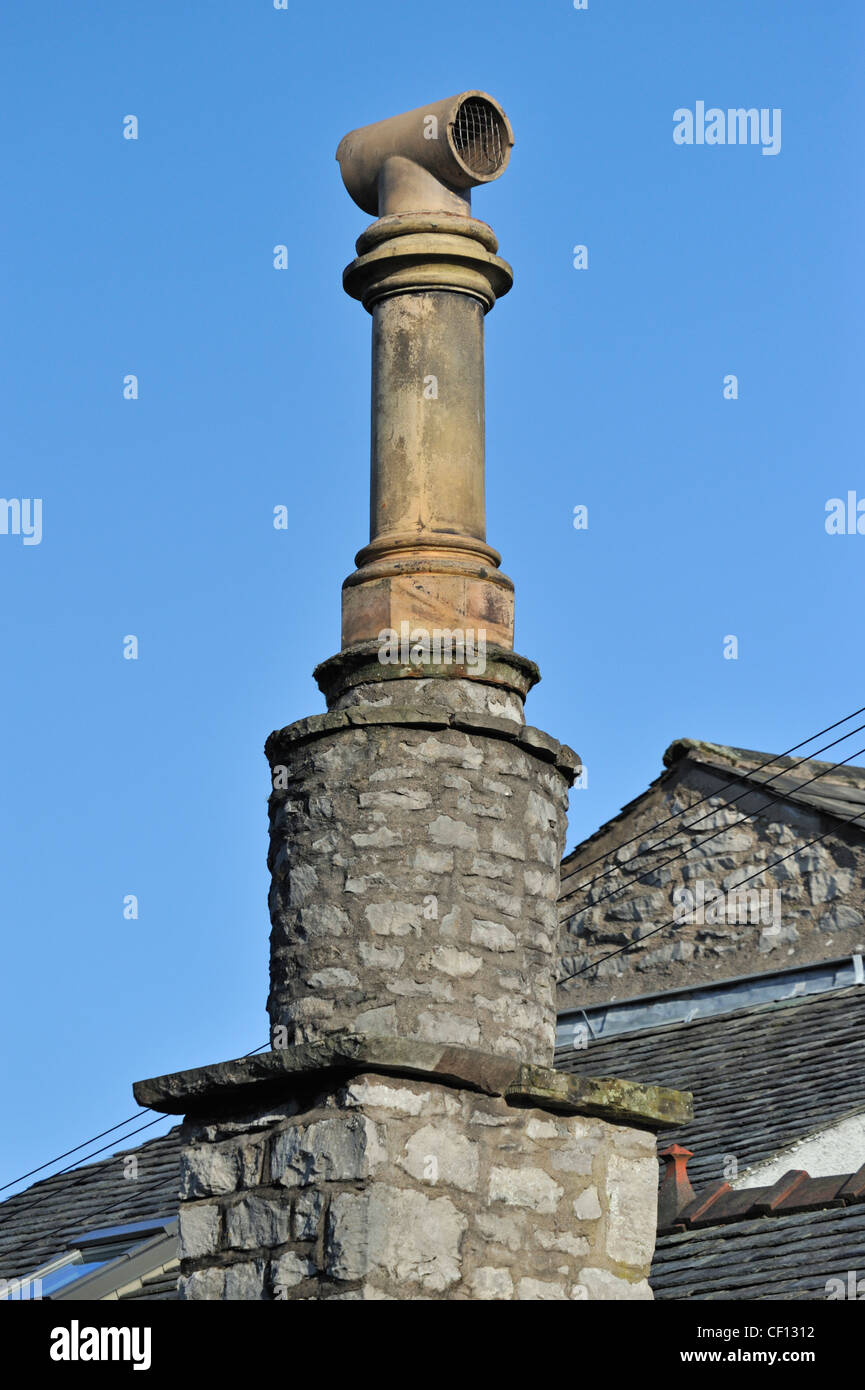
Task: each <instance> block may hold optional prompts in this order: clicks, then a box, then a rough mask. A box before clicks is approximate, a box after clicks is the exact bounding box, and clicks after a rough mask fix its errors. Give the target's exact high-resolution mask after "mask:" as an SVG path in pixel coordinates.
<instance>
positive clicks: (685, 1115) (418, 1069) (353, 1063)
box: [132, 1033, 693, 1130]
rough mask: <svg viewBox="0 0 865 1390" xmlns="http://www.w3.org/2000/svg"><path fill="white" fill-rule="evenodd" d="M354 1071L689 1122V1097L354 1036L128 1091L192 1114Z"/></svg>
mask: <svg viewBox="0 0 865 1390" xmlns="http://www.w3.org/2000/svg"><path fill="white" fill-rule="evenodd" d="M360 1072H377V1073H379V1072H380V1073H382V1074H384V1075H391V1076H403V1077H419V1078H421V1079H426V1080H429V1081H434V1082H436V1083H438V1084H441V1085H447V1086H455V1087H460V1088H465V1089H468V1090H473V1091H480V1092H483V1093H484V1094H485V1095H490V1096H503V1097H504V1099H505V1100H506V1101H507V1102H508V1103H509V1104H511V1105H514V1106H534V1107H537V1108H538V1109H541V1110H553V1111H556V1112H558V1113H560V1114H569V1115H592V1116H594V1117H595V1118H597V1119H602V1120H608V1121H609V1122H610V1123H611V1124H619V1125H630V1126H633V1127H635V1128H640V1129H649V1130H663V1129H670V1128H673V1127H674V1126H676V1125H682V1124H686V1123H687V1122H688V1121H689V1120H691V1119H692V1118H693V1107H692V1097H691V1094H690V1092H688V1091H673V1090H670V1089H669V1088H668V1087H666V1086H641V1085H638V1084H637V1083H636V1082H633V1081H621V1080H618V1079H615V1078H609V1077H604V1078H597V1077H586V1076H571V1075H569V1074H568V1073H567V1072H558V1071H553V1069H552V1068H551V1067H538V1066H531V1065H528V1064H526V1063H524V1062H517V1061H515V1060H514V1059H513V1058H510V1057H497V1056H495V1055H493V1054H492V1053H487V1052H479V1051H476V1050H474V1049H472V1048H466V1047H448V1046H443V1045H441V1044H439V1043H428V1042H421V1041H416V1040H414V1039H411V1038H385V1037H365V1036H363V1035H361V1034H354V1033H343V1034H340V1035H338V1036H335V1037H333V1038H328V1039H326V1040H325V1041H322V1042H316V1043H298V1044H295V1045H294V1046H292V1047H286V1048H281V1049H279V1050H278V1051H274V1052H262V1053H258V1054H256V1055H255V1056H251V1057H239V1058H237V1059H235V1060H234V1061H230V1062H216V1063H214V1064H212V1065H211V1066H206V1067H193V1068H192V1069H191V1070H190V1071H179V1072H172V1073H170V1074H169V1075H167V1076H155V1077H151V1078H150V1079H149V1080H146V1081H136V1082H135V1084H134V1085H133V1088H132V1090H133V1094H134V1096H135V1099H136V1100H137V1102H138V1104H139V1105H143V1106H146V1107H147V1108H148V1109H151V1110H159V1111H164V1112H166V1113H167V1114H170V1115H182V1114H187V1115H192V1114H196V1113H206V1112H208V1111H210V1110H212V1109H213V1108H214V1106H216V1107H219V1106H221V1105H224V1104H225V1103H226V1102H228V1101H231V1102H232V1103H234V1104H237V1103H238V1102H239V1101H240V1100H241V1097H242V1100H243V1103H244V1104H247V1103H249V1102H251V1101H252V1099H253V1093H255V1094H256V1095H259V1094H262V1093H267V1094H272V1093H273V1092H276V1091H282V1092H284V1090H285V1086H286V1083H290V1082H292V1081H306V1082H309V1081H313V1080H315V1079H316V1078H319V1077H322V1078H323V1076H324V1074H326V1073H337V1074H342V1075H343V1076H351V1075H357V1074H359V1073H360Z"/></svg>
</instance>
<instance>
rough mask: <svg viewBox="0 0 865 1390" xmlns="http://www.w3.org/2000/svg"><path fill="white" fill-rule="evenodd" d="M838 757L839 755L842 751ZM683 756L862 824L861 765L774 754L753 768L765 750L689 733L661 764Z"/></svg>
mask: <svg viewBox="0 0 865 1390" xmlns="http://www.w3.org/2000/svg"><path fill="white" fill-rule="evenodd" d="M842 752H843V750H842ZM838 756H839V757H841V756H842V753H839V755H838ZM683 757H689V758H691V759H692V761H694V762H698V763H703V764H704V765H705V766H707V767H711V768H715V769H717V770H718V771H720V772H724V773H726V774H727V775H728V776H729V775H735V774H741V775H742V777H743V778H744V779H745V780H746V781H749V782H756V783H760V784H762V783H764V782H768V783H769V784H770V785H769V790H770V792H771V795H772V796H785V797H786V798H787V799H788V800H790V801H797V802H799V803H800V804H801V805H805V806H810V807H811V808H812V809H813V810H815V811H821V812H825V813H826V814H828V815H832V816H838V817H840V818H841V819H842V820H850V819H851V818H852V817H853V816H858V815H860V814H862V815H863V819H862V821H861V822H860V823H859V826H860V828H862V829H865V767H851V766H849V765H848V766H847V767H834V766H833V764H834V760H833V762H821V761H819V759H817V758H809V759H808V760H807V761H806V762H800V761H799V759H798V758H775V759H774V760H773V761H772V762H771V763H769V766H768V767H766V768H765V769H764V770H763V771H761V772H758V771H756V769H757V768H758V767H760V766H761V765H762V764H763V763H765V762H768V760H769V759H770V758H771V757H772V755H771V753H758V752H756V751H755V750H754V749H753V748H728V747H725V746H724V745H723V744H720V743H702V742H700V741H699V740H698V739H692V738H680V739H676V741H675V742H674V743H671V744H670V746H669V748H668V749H667V751H666V753H665V754H664V766H665V767H668V768H669V767H673V766H675V764H676V763H677V762H678V761H679V759H680V758H683ZM830 768H832V771H831V772H830V771H829V769H830ZM783 769H789V771H784V770H783ZM779 773H780V776H779ZM818 776H819V780H818V781H816V782H811V784H810V786H806V787H802V790H801V791H800V790H799V788H800V786H802V783H803V782H808V781H809V780H810V779H811V778H812V777H818Z"/></svg>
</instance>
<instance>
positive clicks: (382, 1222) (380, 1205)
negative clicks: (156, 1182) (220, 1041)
mask: <svg viewBox="0 0 865 1390" xmlns="http://www.w3.org/2000/svg"><path fill="white" fill-rule="evenodd" d="M184 1136H185V1147H184V1150H183V1155H182V1189H181V1197H182V1205H181V1212H180V1239H181V1250H180V1253H181V1257H182V1279H181V1297H183V1298H186V1299H244V1300H248V1299H253V1300H270V1299H316V1300H318V1299H325V1300H329V1299H343V1300H344V1299H353V1300H357V1299H400V1300H405V1299H436V1300H438V1299H472V1300H478V1299H481V1300H487V1299H517V1300H533V1299H589V1300H597V1299H648V1298H651V1290H650V1288H649V1285H648V1283H647V1282H646V1275H647V1274H648V1270H649V1265H650V1262H651V1258H652V1253H653V1250H654V1241H655V1212H656V1200H655V1194H656V1188H657V1176H658V1175H657V1159H656V1157H655V1142H654V1138H653V1136H652V1134H651V1133H650V1132H649V1130H647V1129H639V1128H633V1127H630V1126H623V1125H618V1124H613V1123H609V1122H607V1121H606V1120H603V1119H595V1118H588V1117H586V1116H582V1115H563V1114H559V1113H553V1112H551V1111H550V1110H547V1109H545V1108H542V1107H527V1108H523V1107H519V1106H515V1105H511V1104H508V1102H507V1101H506V1099H505V1098H503V1097H502V1096H493V1095H482V1094H478V1093H477V1092H476V1091H473V1090H467V1089H465V1088H463V1087H458V1086H449V1085H444V1084H439V1083H435V1082H432V1081H430V1080H427V1079H423V1080H421V1079H416V1078H397V1077H393V1076H383V1075H381V1074H376V1073H373V1072H366V1073H362V1074H359V1075H356V1076H354V1077H352V1078H350V1079H347V1080H345V1081H344V1082H342V1083H340V1084H337V1085H335V1086H333V1087H332V1088H325V1089H321V1090H319V1091H318V1092H316V1093H310V1092H307V1093H306V1094H305V1095H304V1094H303V1093H302V1092H301V1093H299V1094H298V1095H297V1096H296V1098H294V1099H292V1100H291V1101H287V1102H285V1101H283V1102H282V1103H280V1104H277V1105H272V1106H271V1107H270V1108H267V1107H264V1106H259V1107H258V1108H256V1109H252V1110H247V1111H245V1112H238V1111H237V1110H235V1112H234V1114H233V1118H223V1119H220V1118H219V1117H218V1116H217V1117H215V1118H198V1119H194V1120H187V1122H186V1124H185V1126H184Z"/></svg>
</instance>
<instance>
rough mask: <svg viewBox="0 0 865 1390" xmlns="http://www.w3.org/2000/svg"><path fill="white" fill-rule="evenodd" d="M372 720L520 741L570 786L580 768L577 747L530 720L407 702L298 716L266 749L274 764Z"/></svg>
mask: <svg viewBox="0 0 865 1390" xmlns="http://www.w3.org/2000/svg"><path fill="white" fill-rule="evenodd" d="M372 724H385V725H393V726H395V727H396V728H416V729H456V730H457V731H458V732H461V733H467V734H483V735H486V736H487V737H489V738H499V739H504V740H505V741H506V742H508V743H516V744H518V745H519V746H520V747H521V748H523V749H524V750H525V751H526V752H527V753H530V754H532V755H533V756H534V757H536V758H539V759H540V760H541V761H542V762H548V763H554V764H555V766H556V767H557V769H558V770H559V772H561V773H562V775H563V776H564V777H565V778H567V781H568V785H570V784H571V783H572V782H573V780H574V778H575V777H576V775H577V772H578V770H579V767H580V759H579V757H578V756H577V754H576V753H575V752H574V750H573V748H569V747H568V745H567V744H566V743H559V742H558V741H557V740H556V739H554V738H550V736H549V734H545V733H544V732H543V731H542V730H541V729H535V728H533V727H532V726H531V725H530V724H517V722H516V720H514V719H500V718H498V717H497V716H496V715H493V714H470V713H463V712H454V713H451V712H449V711H448V710H444V709H443V710H434V711H433V710H430V711H424V712H420V711H418V710H417V709H415V708H410V707H409V706H402V705H388V706H385V707H381V708H379V707H376V706H372V707H370V708H367V707H365V706H358V707H355V708H352V709H346V710H334V711H332V712H331V713H329V714H313V715H311V716H310V717H309V718H308V719H299V720H298V721H297V723H296V724H288V725H287V726H286V727H285V728H284V729H277V730H275V731H274V732H273V733H272V734H271V735H270V736H269V738H268V740H267V742H266V743H265V745H264V751H265V753H266V754H267V757H268V759H269V760H270V762H271V764H273V763H276V762H278V761H279V758H280V755H281V751H282V750H283V749H285V750H287V749H289V748H291V747H293V746H295V745H297V744H301V743H309V742H311V741H312V740H313V739H318V738H324V737H325V736H326V735H327V734H332V733H335V732H336V731H338V730H340V729H351V728H360V729H362V728H364V727H367V728H368V727H369V726H370V725H372Z"/></svg>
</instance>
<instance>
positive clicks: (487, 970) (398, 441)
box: [135, 92, 690, 1300]
mask: <svg viewBox="0 0 865 1390" xmlns="http://www.w3.org/2000/svg"><path fill="white" fill-rule="evenodd" d="M426 131H435V132H436V134H435V135H434V137H433V138H430V137H429V136H427V135H425V134H424V132H426ZM511 143H512V134H511V131H510V125H509V123H508V121H507V118H506V117H505V115H504V112H503V111H502V110H501V108H500V107H499V106H498V104H497V103H495V102H494V101H492V99H491V98H489V97H487V96H486V95H485V94H483V93H477V92H469V93H463V94H462V95H461V96H459V97H454V98H451V99H449V100H447V101H445V102H440V103H437V104H434V105H433V106H431V107H429V108H421V109H420V110H418V111H415V112H409V113H407V115H405V116H400V117H396V118H394V119H393V121H386V122H382V123H380V124H379V125H377V126H371V127H367V128H366V129H365V130H361V131H354V132H352V133H351V135H349V136H346V138H345V140H344V141H343V142H342V144H341V145H340V151H339V155H338V157H339V159H340V165H341V169H342V173H343V178H344V180H345V182H346V186H347V187H348V188H349V191H350V192H351V194H352V196H353V197H354V198H355V200H356V201H357V202H358V203H359V205H360V206H361V207H363V208H364V209H365V210H366V211H368V212H374V213H377V214H378V221H377V222H375V223H374V224H373V226H372V227H371V228H369V229H368V230H367V231H366V232H365V233H364V234H363V235H362V236H361V238H360V239H359V242H358V252H359V255H358V258H357V259H356V260H355V261H354V262H353V263H352V265H350V266H349V267H348V269H347V270H346V272H345V276H344V281H345V285H346V289H347V290H348V292H349V294H352V295H354V296H355V297H356V298H359V299H361V300H362V302H363V303H364V305H365V307H366V308H367V309H368V310H369V312H370V313H371V314H372V316H373V347H374V350H373V431H372V438H373V447H372V488H371V496H372V506H371V527H370V540H369V543H368V544H367V545H366V546H365V547H364V548H363V549H362V550H361V551H360V552H359V554H358V556H357V561H356V563H357V565H358V568H357V570H356V571H355V572H354V573H353V574H351V575H349V577H348V579H347V580H346V581H345V584H344V586H343V642H342V650H341V651H340V653H339V654H338V655H337V656H335V657H332V658H330V659H329V660H328V661H325V662H324V663H322V665H321V666H319V667H318V668H317V671H316V677H317V679H318V682H319V686H320V688H321V689H322V691H323V692H324V694H325V697H326V700H327V705H328V711H327V713H326V714H321V715H315V716H313V717H311V718H308V719H302V720H300V721H299V722H297V723H295V724H292V725H289V726H288V727H287V728H284V729H281V730H279V731H277V732H276V733H273V734H272V735H271V736H270V738H269V739H268V742H267V750H266V751H267V756H268V759H269V762H270V768H271V783H272V793H271V798H270V853H269V858H268V864H269V868H270V871H271V875H272V886H271V892H270V915H271V924H272V932H271V969H270V996H269V1001H268V1009H269V1014H270V1025H271V1045H272V1050H271V1051H270V1052H267V1053H265V1054H263V1055H262V1056H256V1057H249V1058H245V1059H240V1060H238V1061H234V1062H227V1063H222V1064H217V1065H215V1066H210V1067H203V1068H198V1069H196V1070H193V1071H189V1072H181V1073H175V1074H173V1075H171V1076H166V1077H158V1078H155V1079H153V1080H151V1081H147V1082H140V1083H138V1085H137V1086H136V1087H135V1094H136V1098H137V1099H138V1100H139V1102H140V1103H141V1104H145V1105H148V1106H151V1107H153V1108H155V1109H161V1110H165V1111H168V1112H170V1113H182V1114H185V1115H186V1120H185V1124H184V1148H183V1155H182V1173H181V1210H180V1240H181V1250H180V1253H181V1260H182V1276H181V1281H180V1290H181V1296H182V1297H183V1298H187V1299H193V1300H197V1299H229V1300H231V1299H244V1300H247V1299H253V1300H271V1299H276V1300H288V1299H291V1300H295V1299H299V1300H307V1299H314V1300H319V1299H321V1300H331V1299H336V1300H367V1299H374V1300H380V1299H483V1300H485V1299H516V1300H529V1299H566V1300H583V1299H588V1300H593V1299H643V1298H651V1290H650V1288H649V1285H648V1283H647V1280H646V1276H647V1273H648V1270H649V1265H650V1262H651V1258H652V1253H653V1249H654V1234H655V1220H656V1201H657V1162H656V1158H655V1149H654V1140H653V1131H655V1130H657V1129H661V1128H663V1129H669V1128H670V1127H671V1126H673V1125H675V1124H677V1123H679V1122H684V1121H685V1120H686V1119H687V1118H688V1116H689V1113H690V1111H689V1097H687V1096H683V1095H681V1094H679V1093H678V1092H675V1091H669V1090H664V1089H662V1088H657V1087H640V1086H635V1085H631V1084H629V1083H627V1082H626V1081H616V1080H609V1079H606V1080H599V1081H593V1080H590V1079H586V1078H579V1079H578V1078H574V1077H569V1076H563V1075H561V1074H559V1073H556V1072H555V1071H553V1070H552V1069H551V1066H552V1057H553V1045H554V1035H555V1017H556V1013H555V969H556V949H557V948H556V902H557V898H558V893H559V863H560V859H561V854H562V850H563V847H564V837H565V825H566V808H567V794H568V788H569V786H570V784H571V782H572V780H573V778H574V775H575V771H576V768H577V766H578V759H577V757H576V755H575V754H574V753H573V752H572V750H571V749H569V748H568V747H566V746H565V745H563V744H560V743H558V742H557V741H556V740H555V739H552V738H550V737H549V736H548V735H547V734H544V733H542V732H541V731H540V730H537V729H533V728H531V727H530V726H527V725H526V724H525V719H524V713H523V704H524V699H525V696H526V694H527V692H528V690H529V689H530V688H531V686H532V685H533V684H534V683H535V682H536V681H537V679H538V672H537V668H536V667H535V666H534V664H533V663H532V662H531V661H528V660H527V659H526V658H525V657H521V656H519V655H517V654H516V653H515V652H514V651H513V604H512V596H513V586H512V585H511V583H510V580H508V579H507V578H506V576H504V575H503V574H501V572H500V571H499V568H498V566H499V560H500V557H499V556H498V554H497V552H496V551H494V550H493V549H492V548H491V547H490V546H489V545H487V542H486V535H485V529H484V454H483V346H482V345H483V336H482V329H483V318H484V315H485V314H486V313H487V312H488V311H489V309H491V308H492V306H493V304H494V303H495V300H496V298H497V297H499V296H501V295H502V294H503V293H506V292H507V290H508V289H509V288H510V284H511V278H512V277H511V271H510V267H509V266H508V265H507V263H506V262H504V261H502V260H500V259H499V258H498V256H497V255H495V251H496V249H497V243H496V240H495V237H494V236H493V234H492V232H491V230H490V228H489V227H487V226H486V224H485V223H480V222H477V221H475V220H474V219H473V218H472V217H471V209H470V189H471V188H472V187H473V186H475V185H476V184H478V183H483V182H488V181H490V180H491V179H493V178H495V177H498V175H499V174H500V173H501V172H502V171H503V169H504V168H505V166H506V164H507V158H508V154H509V151H510V145H511ZM431 383H434V389H433V386H432V385H431ZM404 623H408V624H409V629H410V631H411V632H415V633H417V632H420V633H423V632H428V631H429V628H430V627H431V626H432V627H434V628H436V629H446V630H447V631H448V632H460V631H465V630H466V629H468V628H471V629H472V631H473V632H477V631H482V632H483V633H484V642H485V652H486V659H485V661H484V663H483V666H482V667H481V666H480V665H476V666H474V667H470V666H469V664H468V663H466V662H465V661H462V662H461V661H459V660H456V659H447V660H443V659H441V658H438V659H428V658H425V657H422V656H420V655H418V654H417V652H422V651H424V650H425V648H424V644H423V643H422V642H418V648H417V651H415V649H414V648H413V649H412V650H411V651H410V652H409V653H407V654H406V653H402V654H400V655H399V656H398V657H397V659H388V660H387V661H385V662H383V661H382V659H381V658H382V652H383V648H382V643H381V635H382V633H383V631H385V630H387V629H398V628H400V627H401V625H402V624H404ZM426 650H428V648H426Z"/></svg>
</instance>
